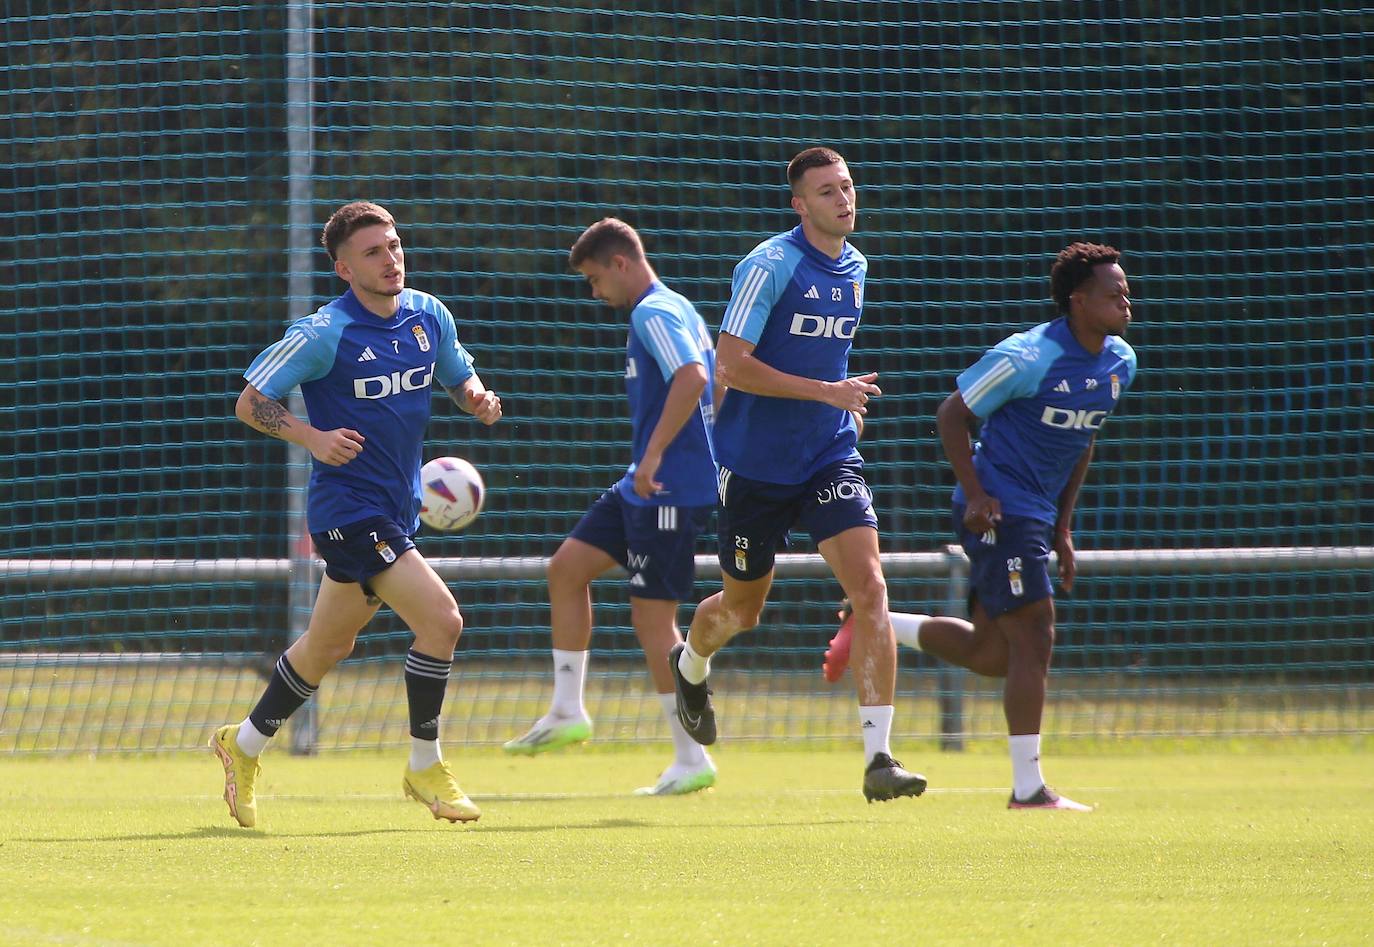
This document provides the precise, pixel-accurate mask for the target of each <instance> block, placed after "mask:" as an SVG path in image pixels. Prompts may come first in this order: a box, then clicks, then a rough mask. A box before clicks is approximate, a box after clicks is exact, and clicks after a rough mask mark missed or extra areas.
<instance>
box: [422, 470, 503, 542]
mask: <svg viewBox="0 0 1374 947" xmlns="http://www.w3.org/2000/svg"><path fill="white" fill-rule="evenodd" d="M486 495H487V488H486V484H484V483H483V482H482V475H481V474H480V473H478V472H477V468H476V467H474V466H472V464H470V463H468V462H467V461H466V460H463V459H461V458H459V457H436V458H434V459H433V460H431V461H430V462H429V463H427V464H425V465H424V466H423V467H421V468H420V521H421V522H422V523H424V524H425V525H426V526H428V527H430V528H431V529H437V530H442V531H443V532H452V531H454V530H459V529H462V528H464V527H465V526H467V525H468V524H469V523H471V522H472V521H473V520H475V519H477V514H478V513H480V512H482V500H484V499H485V498H486Z"/></svg>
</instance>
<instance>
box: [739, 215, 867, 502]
mask: <svg viewBox="0 0 1374 947" xmlns="http://www.w3.org/2000/svg"><path fill="white" fill-rule="evenodd" d="M867 274H868V261H867V260H866V259H864V256H863V254H862V253H860V252H859V251H858V250H856V249H854V247H853V246H851V245H850V244H848V243H846V244H845V245H844V252H843V253H841V254H840V258H839V259H838V260H832V259H831V258H830V257H829V256H827V255H826V254H824V253H822V252H821V251H820V250H817V249H816V248H815V247H813V246H812V245H811V244H810V243H809V242H808V241H807V239H806V237H805V236H803V235H802V228H801V226H800V225H798V226H797V227H795V228H794V229H792V230H790V231H788V232H787V233H781V234H778V235H777V236H775V237H770V238H769V239H767V240H765V241H763V243H761V244H759V245H758V246H757V247H755V248H754V249H753V251H751V252H750V254H749V255H748V256H746V257H745V258H744V259H743V260H741V261H740V263H739V265H738V266H736V267H735V275H734V280H733V282H732V285H731V290H730V305H729V307H727V308H726V310H725V316H724V318H723V319H722V320H721V326H720V331H721V332H722V333H728V334H730V335H733V336H736V337H737V338H740V339H743V340H744V341H746V342H750V343H753V345H754V353H753V355H754V358H757V359H758V360H760V361H761V362H763V363H764V364H766V365H768V366H770V367H772V368H776V369H777V370H778V371H780V372H786V373H787V374H789V375H800V376H803V377H806V378H816V379H819V380H822V381H840V380H841V379H843V378H846V377H847V376H848V372H849V350H850V348H851V346H852V344H853V340H854V333H855V332H856V331H857V330H858V328H859V320H860V318H861V317H862V315H863V294H864V278H865V276H866V275H867ZM857 442H858V431H857V430H856V429H855V427H854V418H853V417H852V416H851V415H850V413H849V412H848V411H844V410H841V409H840V408H835V407H831V406H830V405H828V404H822V403H821V402H819V401H802V400H798V399H795V398H769V397H764V396H763V395H753V394H749V393H748V392H744V391H736V390H734V389H731V390H729V391H727V392H726V393H725V400H724V401H723V402H722V403H721V406H720V416H719V417H718V418H717V419H716V428H715V447H716V461H717V462H718V463H719V464H720V465H721V466H722V467H725V468H727V469H729V470H731V471H733V472H735V473H737V474H740V475H742V476H744V477H748V478H749V479H751V480H762V481H764V482H767V483H779V484H796V483H803V482H805V481H806V480H808V479H809V478H810V477H811V475H812V474H814V473H815V472H816V471H818V470H820V469H821V468H822V467H826V466H828V465H830V464H832V463H836V462H839V461H843V460H851V459H852V460H858V459H860V458H859V452H858V450H857V449H856V447H855V444H856V443H857Z"/></svg>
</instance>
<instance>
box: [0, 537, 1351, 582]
mask: <svg viewBox="0 0 1374 947" xmlns="http://www.w3.org/2000/svg"><path fill="white" fill-rule="evenodd" d="M1076 558H1077V562H1078V571H1079V573H1080V574H1083V575H1142V574H1160V573H1171V572H1181V573H1192V574H1199V573H1201V574H1213V573H1235V572H1256V573H1261V572H1302V571H1326V570H1341V569H1374V546H1346V547H1327V546H1251V547H1237V548H1211V549H1110V550H1090V549H1080V550H1078V552H1077V557H1076ZM882 559H883V569H884V571H885V572H886V574H888V575H890V576H893V577H899V578H912V577H926V578H930V577H939V576H947V575H950V574H951V573H952V572H954V571H956V570H958V569H959V568H960V567H961V566H966V565H967V559H966V558H965V557H964V553H963V550H961V549H959V548H958V547H957V546H948V547H946V548H945V550H944V551H942V552H888V553H883V556H882ZM429 563H430V565H431V566H433V567H434V569H435V571H437V572H438V573H439V574H440V575H441V576H443V577H444V578H445V579H537V578H542V577H543V575H544V570H545V569H546V568H547V566H548V560H547V559H545V558H543V557H542V556H512V557H505V558H501V557H493V558H432V559H430V560H429ZM322 565H323V564H322V563H319V562H318V561H316V562H314V563H313V567H314V568H322ZM696 574H697V577H698V578H711V577H713V576H715V575H718V574H719V566H718V565H717V561H716V557H715V556H713V555H701V556H697V557H696ZM777 574H778V576H779V577H780V578H818V577H829V576H830V574H831V573H830V567H829V566H827V565H826V564H825V560H824V559H823V558H822V557H821V556H820V555H819V554H817V553H785V554H782V555H779V556H778V558H777ZM290 575H291V560H290V559H0V581H3V582H38V583H48V584H52V585H70V586H81V587H92V588H94V587H99V586H102V585H163V584H169V583H179V582H226V581H249V582H253V581H257V582H269V581H272V582H280V581H285V580H286V579H287V578H289V577H290Z"/></svg>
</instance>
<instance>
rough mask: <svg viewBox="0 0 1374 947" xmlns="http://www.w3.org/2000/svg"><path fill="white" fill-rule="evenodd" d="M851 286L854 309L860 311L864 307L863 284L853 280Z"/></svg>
mask: <svg viewBox="0 0 1374 947" xmlns="http://www.w3.org/2000/svg"><path fill="white" fill-rule="evenodd" d="M851 285H853V287H854V308H855V309H862V308H863V307H864V284H863V283H860V282H859V281H858V280H853V281H852V284H851Z"/></svg>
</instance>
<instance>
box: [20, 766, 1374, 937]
mask: <svg viewBox="0 0 1374 947" xmlns="http://www.w3.org/2000/svg"><path fill="white" fill-rule="evenodd" d="M1146 747H1147V749H1144V750H1140V749H1132V750H1130V751H1121V750H1109V751H1107V752H1102V753H1096V754H1091V755H1089V754H1083V755H1057V754H1056V753H1055V748H1054V745H1053V741H1050V742H1049V743H1048V745H1047V755H1046V770H1047V774H1048V775H1049V776H1050V778H1051V780H1052V782H1053V783H1054V784H1055V785H1056V786H1058V787H1059V788H1061V789H1062V790H1063V791H1065V792H1066V793H1067V794H1069V795H1071V796H1072V797H1073V798H1076V799H1080V800H1082V801H1087V802H1094V803H1096V804H1097V805H1098V807H1099V808H1098V810H1097V811H1096V812H1094V813H1092V814H1091V815H1086V816H1084V815H1075V814H1072V813H1057V812H1009V811H1007V809H1006V808H1005V804H1006V794H1007V789H1006V786H1007V779H1008V773H1007V763H1006V761H1005V759H1004V757H1003V755H1002V754H1001V753H970V754H940V753H937V752H934V751H924V752H922V751H915V752H913V751H912V750H910V749H906V748H904V749H903V750H902V751H901V753H900V754H899V755H900V756H902V757H903V758H904V759H905V760H906V762H907V763H908V764H910V766H911V768H915V769H919V770H921V771H922V772H924V773H925V774H926V775H927V776H929V777H930V780H931V790H930V791H929V792H928V793H927V794H926V795H925V796H924V797H922V798H921V799H917V800H900V801H897V802H892V803H887V804H881V805H880V804H875V805H871V806H870V805H866V804H865V803H864V801H863V798H862V796H861V795H860V794H859V791H858V787H859V781H860V773H859V769H860V762H861V760H860V756H859V753H858V752H857V751H856V750H846V751H836V750H821V751H801V750H798V751H780V750H757V749H736V748H731V747H728V746H727V747H725V748H723V749H721V750H719V751H718V752H717V753H716V754H715V758H716V762H717V763H718V765H719V766H720V770H721V781H720V785H719V786H718V787H717V788H716V789H715V790H712V791H710V792H707V793H703V794H699V795H696V796H689V797H684V798H676V799H653V798H635V797H632V796H630V795H628V793H629V791H630V790H632V789H633V788H634V787H636V786H641V785H648V784H650V783H652V782H653V779H654V777H655V776H656V774H657V772H658V770H659V769H660V768H661V767H662V766H663V765H664V763H665V762H666V754H667V751H666V749H665V748H664V747H663V746H661V745H660V746H657V747H651V748H648V749H602V748H595V747H594V748H585V749H580V750H577V749H575V750H570V751H565V752H564V753H563V754H561V755H554V756H551V757H540V758H536V759H508V758H506V757H504V756H501V755H500V754H499V753H498V752H496V751H492V750H486V749H483V750H480V751H471V752H460V751H456V750H454V751H452V752H451V756H452V757H453V758H454V759H455V762H456V764H457V766H456V768H457V771H458V773H459V776H460V781H461V782H462V784H463V786H464V788H465V789H467V791H468V792H469V793H470V794H471V795H472V796H473V798H474V799H476V800H477V801H478V802H479V803H480V804H481V805H482V807H483V813H484V814H483V816H482V819H481V821H480V822H478V823H476V824H474V825H472V826H470V827H467V828H462V827H457V826H450V825H449V824H448V823H436V822H434V821H433V820H432V819H431V818H430V816H429V814H428V813H427V812H426V811H425V810H424V809H422V808H421V807H420V806H418V805H416V804H415V803H413V802H408V801H406V800H404V799H403V798H402V797H401V793H400V778H401V769H402V766H403V765H404V763H403V759H402V757H401V755H400V754H399V753H388V754H374V753H368V754H335V755H330V756H325V757H320V758H313V759H300V758H292V757H290V756H288V755H286V754H284V753H279V752H276V753H269V755H268V756H266V757H264V764H265V767H264V773H263V777H262V781H261V784H260V793H261V803H260V810H259V811H260V826H261V827H260V828H259V829H256V830H244V829H239V828H238V827H236V826H235V825H233V823H232V822H231V821H230V819H229V817H228V814H227V812H226V810H225V807H224V804H223V803H222V802H221V801H220V799H219V793H220V789H221V770H220V767H219V764H218V763H217V762H216V761H215V760H214V759H213V757H211V755H210V754H209V752H208V751H207V752H205V753H202V754H197V755H189V754H178V755H173V756H163V757H145V758H132V759H129V758H104V757H102V758H100V759H98V760H89V759H72V758H55V759H44V758H12V759H8V760H4V761H0V811H3V815H4V817H3V819H0V942H2V943H5V944H26V945H27V944H176V945H187V944H235V945H247V944H265V945H275V944H310V943H330V944H340V945H345V944H406V945H422V944H444V945H455V944H611V943H615V944H627V943H628V944H692V945H700V944H723V945H732V944H846V945H848V944H866V943H896V944H905V943H1004V942H1015V943H1018V944H1076V943H1099V944H1130V943H1147V942H1150V943H1157V942H1161V941H1162V942H1170V943H1198V944H1217V943H1235V944H1251V943H1293V942H1315V943H1364V942H1368V941H1369V940H1370V939H1372V938H1374V911H1371V908H1370V904H1371V894H1374V805H1372V803H1374V790H1371V781H1372V780H1371V773H1374V753H1371V751H1370V749H1369V747H1368V746H1367V745H1366V744H1364V743H1359V744H1352V743H1351V742H1345V743H1336V742H1327V743H1322V744H1320V745H1313V744H1304V743H1300V742H1295V741H1293V742H1283V743H1274V744H1264V743H1254V744H1246V745H1244V746H1242V747H1241V748H1240V749H1239V750H1235V749H1232V750H1229V751H1226V752H1213V751H1211V750H1206V749H1204V750H1196V749H1195V750H1193V751H1191V752H1173V753H1164V752H1156V751H1154V750H1151V749H1149V748H1148V747H1149V744H1146Z"/></svg>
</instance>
